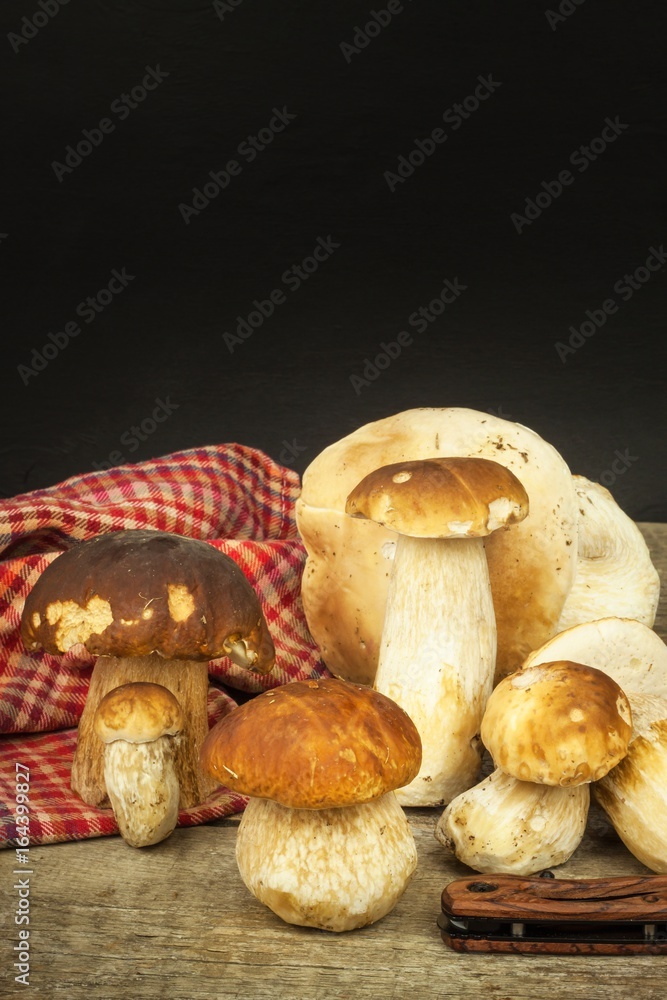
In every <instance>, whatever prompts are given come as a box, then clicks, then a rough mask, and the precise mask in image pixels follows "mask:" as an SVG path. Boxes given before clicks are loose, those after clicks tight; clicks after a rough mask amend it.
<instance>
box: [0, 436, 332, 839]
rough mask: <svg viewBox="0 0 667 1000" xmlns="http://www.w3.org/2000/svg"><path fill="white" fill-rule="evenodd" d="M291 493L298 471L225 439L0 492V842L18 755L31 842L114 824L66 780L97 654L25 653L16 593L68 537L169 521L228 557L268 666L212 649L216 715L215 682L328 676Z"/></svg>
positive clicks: (222, 809) (217, 797) (236, 803)
mask: <svg viewBox="0 0 667 1000" xmlns="http://www.w3.org/2000/svg"><path fill="white" fill-rule="evenodd" d="M298 493H299V478H298V476H297V474H296V473H295V472H293V471H292V470H290V469H285V468H283V467H281V466H279V465H277V464H276V463H275V462H273V461H272V460H271V459H270V458H268V457H267V456H266V455H264V454H262V453H261V452H259V451H256V450H254V449H251V448H246V447H242V446H240V445H236V444H232V445H224V446H220V447H208V448H197V449H193V450H190V451H183V452H178V453H176V454H173V455H168V456H166V457H165V458H161V459H157V460H155V461H151V462H143V463H141V464H138V465H124V466H118V467H117V468H114V469H110V470H108V471H103V472H94V473H87V474H85V475H82V476H75V477H73V478H72V479H68V480H66V482H64V483H61V484H59V485H57V486H54V487H51V488H49V489H45V490H36V491H34V492H32V493H26V494H22V495H20V496H18V497H14V498H12V499H10V500H3V501H0V733H3V734H5V735H4V736H0V847H8V846H14V843H15V838H16V822H15V815H14V803H15V795H16V780H17V779H16V770H15V768H16V764H17V763H18V764H20V765H24V766H25V767H27V768H29V770H30V806H29V808H30V813H29V818H30V842H31V844H46V843H55V842H57V841H61V840H82V839H85V838H86V837H97V836H103V835H105V834H111V833H117V832H118V828H117V826H116V823H115V820H114V817H113V813H112V812H111V810H110V809H95V808H92V807H90V806H86V805H85V804H84V803H83V802H81V800H80V799H79V798H78V797H77V796H76V795H74V793H73V792H72V791H71V790H70V787H69V775H70V767H71V760H72V754H73V752H74V747H75V744H76V730H75V729H73V728H71V727H74V726H76V724H77V722H78V720H79V718H80V716H81V712H82V710H83V706H84V703H85V699H86V694H87V692H88V684H89V681H90V675H91V672H92V667H93V664H94V662H95V657H93V656H91V655H89V654H84V655H83V656H82V657H81V656H79V657H76V656H74V655H71V654H69V653H68V654H65V655H63V656H58V657H56V656H52V655H51V654H49V653H43V652H41V653H33V654H30V655H28V653H27V652H26V650H25V649H24V647H23V644H22V642H21V637H20V634H19V625H20V621H21V613H22V610H23V605H24V603H25V599H26V596H27V594H28V593H29V592H30V590H31V589H32V587H33V586H34V584H35V581H36V580H37V578H38V576H39V575H40V574H41V573H42V572H43V570H44V569H45V567H46V566H47V565H48V564H49V563H50V562H51V561H52V560H53V559H55V558H57V556H58V554H59V553H60V552H62V551H64V550H65V549H67V548H69V547H70V546H71V545H73V544H75V543H76V542H77V541H80V540H83V539H86V538H93V537H94V536H95V535H99V534H103V533H105V532H108V531H118V530H120V529H121V528H154V529H159V530H162V531H172V532H174V533H176V534H180V535H187V536H189V537H192V538H199V539H203V540H205V541H207V542H209V543H210V544H212V545H213V546H214V547H215V548H217V549H219V550H220V551H222V552H225V553H226V554H227V555H229V556H231V558H232V559H234V560H235V562H236V563H237V564H238V565H239V566H240V568H241V569H242V570H243V572H244V573H245V575H246V576H247V578H248V580H249V581H250V583H251V584H252V585H253V587H254V588H255V590H256V591H257V594H258V596H259V598H260V601H261V603H262V607H263V610H264V614H265V616H266V620H267V623H268V626H269V629H270V631H271V635H272V637H273V640H274V643H275V646H276V666H275V668H274V670H273V671H272V672H271V674H270V676H268V677H260V676H256V675H252V674H248V673H247V672H246V671H244V670H242V669H241V668H239V667H237V666H235V665H234V664H233V663H231V661H229V660H228V659H227V658H224V659H218V660H212V661H211V662H210V664H209V675H210V677H211V679H212V681H213V685H212V686H211V688H210V690H209V702H208V708H209V724H210V725H212V724H213V723H214V722H216V721H217V720H218V719H219V718H221V717H222V716H223V715H224V714H225V712H227V711H230V710H231V709H232V708H233V707H234V706H235V702H234V701H233V699H232V698H231V697H230V695H229V694H227V693H226V692H225V691H224V690H223V688H222V687H220V686H219V685H220V684H223V685H225V686H226V687H231V688H236V689H238V690H242V691H244V692H247V693H256V692H258V691H261V690H263V689H265V688H268V687H276V686H278V685H280V684H285V683H287V682H289V681H294V680H304V679H307V678H311V677H321V676H326V675H327V671H326V669H325V667H324V666H323V665H322V663H321V662H320V661H319V659H318V654H317V650H316V647H315V645H314V643H313V640H312V638H311V637H310V634H309V632H308V628H307V625H306V621H305V617H304V614H303V608H302V606H301V599H300V585H301V573H302V571H303V564H304V561H305V552H304V550H303V547H302V545H301V543H300V541H299V540H298V536H297V531H296V524H295V520H294V501H295V499H296V497H297V496H298ZM216 682H217V683H216ZM9 734H12V735H9ZM27 734H33V735H27ZM21 773H25V772H24V771H22V772H21ZM245 801H246V800H245V799H244V798H243V797H242V796H240V795H238V794H236V793H233V792H230V791H229V790H228V789H224V788H220V789H218V790H217V791H216V792H215V793H214V794H213V796H211V797H210V798H209V799H208V800H207V801H206V803H205V804H203V805H201V806H198V807H196V808H194V809H188V810H184V811H182V812H181V813H180V815H179V825H181V826H192V825H196V824H198V823H204V822H206V821H207V820H211V819H216V818H219V817H221V816H225V815H228V814H229V813H232V812H238V811H239V810H240V809H242V808H243V806H244V804H245Z"/></svg>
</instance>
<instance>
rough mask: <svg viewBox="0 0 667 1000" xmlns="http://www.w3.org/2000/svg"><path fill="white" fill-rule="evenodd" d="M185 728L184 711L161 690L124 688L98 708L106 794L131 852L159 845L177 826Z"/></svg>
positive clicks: (156, 686) (97, 728) (96, 720)
mask: <svg viewBox="0 0 667 1000" xmlns="http://www.w3.org/2000/svg"><path fill="white" fill-rule="evenodd" d="M183 724H184V719H183V713H182V712H181V706H180V705H179V704H178V701H177V700H176V698H175V697H174V695H173V694H172V693H171V691H168V690H167V689H166V688H165V687H162V686H161V685H160V684H144V683H140V682H137V683H134V684H123V685H122V686H121V687H117V688H114V689H113V691H109V693H108V694H106V695H105V696H104V698H102V701H101V702H100V703H99V705H98V706H97V710H96V712H95V718H94V727H95V732H96V733H97V735H98V737H99V738H100V740H101V741H102V742H103V743H104V744H105V750H104V780H105V783H106V788H107V794H108V796H109V800H110V802H111V807H112V809H113V811H114V816H115V817H116V822H117V823H118V828H119V830H120V833H121V836H122V838H123V840H125V841H126V843H128V844H130V846H131V847H148V846H149V845H150V844H158V843H159V842H160V841H161V840H164V839H165V838H166V837H168V836H169V834H170V833H172V831H173V829H174V827H175V826H176V820H177V818H178V799H179V789H178V778H177V777H176V768H175V766H174V757H175V750H176V746H177V742H178V734H179V733H180V732H181V730H182V729H183Z"/></svg>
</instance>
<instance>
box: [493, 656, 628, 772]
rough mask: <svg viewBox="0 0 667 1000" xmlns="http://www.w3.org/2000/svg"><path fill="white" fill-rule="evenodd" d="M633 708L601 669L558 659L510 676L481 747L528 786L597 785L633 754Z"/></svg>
mask: <svg viewBox="0 0 667 1000" xmlns="http://www.w3.org/2000/svg"><path fill="white" fill-rule="evenodd" d="M631 733H632V716H631V711H630V704H629V702H628V699H627V697H626V695H625V694H624V692H623V691H622V689H621V688H620V687H619V686H618V684H617V683H616V681H614V680H612V678H611V677H609V676H608V675H607V674H605V673H604V672H603V671H601V670H597V669H595V667H588V666H585V665H584V664H581V663H572V662H571V661H569V660H558V661H556V662H552V663H543V664H539V665H535V666H532V667H528V668H527V669H525V670H518V671H517V672H516V673H514V674H510V675H509V676H508V677H505V678H504V680H502V681H501V682H500V684H498V686H497V687H496V688H495V689H494V691H493V693H492V694H491V697H490V698H489V700H488V702H487V705H486V711H485V713H484V718H483V719H482V727H481V735H482V741H483V743H484V745H485V746H486V748H487V750H488V751H489V753H490V754H491V756H492V757H493V759H494V762H495V764H496V766H497V767H499V768H501V769H502V770H503V771H505V772H506V773H507V774H511V775H513V776H514V777H515V778H519V780H521V781H535V782H540V783H542V784H545V785H579V784H582V783H583V782H586V781H597V780H598V779H600V778H602V777H603V776H604V775H605V774H607V772H608V771H609V770H610V769H611V768H612V767H614V766H615V765H616V764H617V763H618V762H619V761H620V760H622V758H623V757H625V755H626V753H627V750H628V743H629V741H630V736H631Z"/></svg>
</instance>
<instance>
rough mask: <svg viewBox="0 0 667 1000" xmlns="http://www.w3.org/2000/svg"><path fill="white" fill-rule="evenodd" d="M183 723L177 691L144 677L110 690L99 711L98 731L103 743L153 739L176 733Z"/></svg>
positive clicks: (96, 719) (148, 740)
mask: <svg viewBox="0 0 667 1000" xmlns="http://www.w3.org/2000/svg"><path fill="white" fill-rule="evenodd" d="M183 726H184V719H183V713H182V711H181V706H180V705H179V703H178V700H177V698H176V697H175V695H173V694H172V693H171V691H168V690H167V688H165V687H162V685H161V684H148V683H144V682H142V681H136V682H135V683H133V684H122V685H121V686H120V687H117V688H114V689H113V691H109V693H108V694H107V695H105V696H104V698H102V701H101V702H100V703H99V705H98V706H97V711H96V713H95V732H96V733H97V735H98V736H99V738H100V739H101V740H102V742H103V743H112V742H113V741H114V740H125V741H126V742H128V743H152V742H153V740H158V739H159V738H160V737H161V736H175V735H176V733H180V732H181V731H182V729H183Z"/></svg>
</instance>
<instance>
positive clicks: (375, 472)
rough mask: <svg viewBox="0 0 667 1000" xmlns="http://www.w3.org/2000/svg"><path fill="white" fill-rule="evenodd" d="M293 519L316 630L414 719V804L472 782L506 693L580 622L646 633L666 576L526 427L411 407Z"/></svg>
mask: <svg viewBox="0 0 667 1000" xmlns="http://www.w3.org/2000/svg"><path fill="white" fill-rule="evenodd" d="M297 524H298V527H299V531H300V533H301V537H302V539H303V541H304V545H305V547H306V550H307V554H308V558H307V562H306V567H305V571H304V576H303V584H302V596H303V603H304V608H305V611H306V617H307V620H308V625H309V628H310V631H311V633H312V635H313V637H314V638H315V640H316V642H317V643H318V645H319V646H320V649H321V652H322V656H323V659H324V661H325V663H326V665H327V666H328V667H329V669H330V670H331V671H332V673H334V674H335V675H336V676H338V677H342V678H345V679H348V680H354V681H359V682H362V683H366V684H374V685H375V687H376V688H377V689H378V690H379V691H382V692H383V693H384V694H386V695H388V696H389V697H390V698H392V699H393V700H395V701H396V702H397V703H398V704H399V705H401V706H402V707H403V708H404V709H405V710H406V711H407V712H408V714H409V715H410V716H411V717H412V718H413V720H414V721H415V723H416V725H417V728H418V730H419V732H420V735H421V738H422V745H423V762H422V768H421V770H420V773H419V775H418V776H417V777H416V779H415V780H414V781H413V782H412V783H411V784H410V785H409V786H407V787H406V788H404V789H402V790H401V791H400V792H399V793H398V797H399V801H400V802H401V804H402V805H405V806H437V805H442V804H446V803H448V802H450V801H451V800H452V799H453V798H455V797H456V796H457V795H458V794H460V793H461V792H462V791H465V790H466V789H467V788H470V787H471V785H473V784H474V782H475V781H476V780H477V777H478V774H479V770H480V764H481V755H482V745H481V742H480V739H479V732H480V725H481V720H482V716H483V713H484V709H485V705H486V701H487V699H488V697H489V696H490V694H491V691H492V689H493V685H494V683H497V682H498V681H500V680H501V679H502V678H503V677H504V676H506V675H507V674H508V673H510V672H511V671H514V670H516V667H517V665H518V664H520V663H522V662H523V661H524V659H525V657H526V656H527V654H529V653H530V651H531V650H535V649H538V648H539V647H540V646H541V645H542V644H543V643H544V642H545V641H547V640H548V639H550V638H551V637H552V636H554V635H555V634H557V633H558V632H560V631H562V630H563V629H565V628H566V627H568V626H572V625H576V624H580V623H583V622H586V621H590V620H593V619H598V618H601V617H603V616H609V615H616V616H624V617H630V618H632V619H636V620H638V621H641V622H643V623H644V624H645V625H646V626H648V627H650V626H651V625H652V624H653V621H654V619H655V613H656V609H657V600H658V591H659V582H658V576H657V572H656V570H655V568H654V567H653V565H652V563H651V559H650V556H649V553H648V549H647V546H646V543H645V542H644V540H643V538H642V536H641V534H640V532H639V530H638V528H637V526H636V525H635V524H634V523H633V522H632V521H631V520H630V518H628V517H627V515H625V514H624V513H623V511H621V509H620V508H619V507H618V505H617V504H616V503H615V502H614V500H613V498H612V497H611V495H610V494H609V493H608V491H607V490H605V489H604V488H603V487H601V486H599V485H597V484H595V483H591V482H589V481H588V480H586V479H584V478H583V477H577V476H574V477H573V476H572V475H571V473H570V471H569V469H568V467H567V465H566V463H565V462H564V461H563V459H562V458H561V456H560V455H559V454H558V453H557V452H556V451H555V449H554V448H552V447H551V445H549V444H548V443H547V442H545V441H544V440H542V438H540V437H539V435H537V434H535V433H534V432H533V431H531V430H529V429H528V428H526V427H523V426H522V425H520V424H516V423H513V422H511V421H507V420H503V419H500V418H497V417H494V416H492V415H491V414H488V413H480V412H476V411H474V410H467V409H459V408H445V409H421V410H410V411H406V412H404V413H400V414H397V415H395V416H392V417H388V418H386V419H384V420H379V421H377V422H375V423H372V424H368V425H366V426H365V427H361V428H359V429H358V430H356V431H354V432H353V433H352V434H350V435H348V436H347V437H346V438H343V439H342V440H341V441H339V442H336V443H335V444H333V445H331V446H330V447H328V448H326V449H325V450H324V451H323V452H322V453H320V455H318V456H317V457H316V458H315V460H314V461H313V462H312V463H311V465H310V466H309V467H308V469H306V472H305V473H304V477H303V488H302V493H301V497H300V498H299V500H298V502H297Z"/></svg>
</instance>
